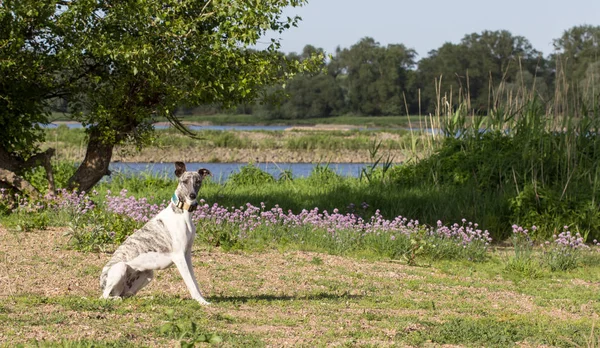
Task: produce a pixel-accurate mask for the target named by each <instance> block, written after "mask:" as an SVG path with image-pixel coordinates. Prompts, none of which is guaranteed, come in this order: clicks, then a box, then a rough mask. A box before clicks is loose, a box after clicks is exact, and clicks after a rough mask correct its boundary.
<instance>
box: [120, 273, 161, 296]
mask: <svg viewBox="0 0 600 348" xmlns="http://www.w3.org/2000/svg"><path fill="white" fill-rule="evenodd" d="M152 278H154V272H153V271H145V272H133V273H131V274H128V277H127V284H126V286H125V289H124V290H123V296H125V297H130V296H133V295H135V294H136V293H137V292H138V291H140V290H141V289H142V288H143V287H144V286H146V285H148V284H149V283H150V282H151V281H152Z"/></svg>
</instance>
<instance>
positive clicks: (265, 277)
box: [0, 227, 599, 346]
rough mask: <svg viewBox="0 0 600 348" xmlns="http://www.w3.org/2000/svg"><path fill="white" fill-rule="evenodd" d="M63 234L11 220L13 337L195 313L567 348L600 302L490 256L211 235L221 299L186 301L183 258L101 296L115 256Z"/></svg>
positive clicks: (49, 337)
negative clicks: (137, 284) (228, 241)
mask: <svg viewBox="0 0 600 348" xmlns="http://www.w3.org/2000/svg"><path fill="white" fill-rule="evenodd" d="M64 232H65V229H61V228H52V229H49V230H46V231H35V232H31V233H22V232H20V233H16V232H10V231H8V230H7V229H5V228H2V227H0V240H2V241H3V242H2V243H0V261H1V264H0V294H1V296H2V299H1V302H0V321H2V322H3V323H4V325H2V326H1V327H0V342H1V343H2V344H5V345H7V346H12V345H14V344H16V343H27V342H30V343H31V342H32V341H33V340H38V341H41V340H45V341H60V340H63V339H67V340H74V341H77V340H86V342H88V341H89V342H109V343H110V342H116V344H121V343H124V342H129V343H131V344H133V345H136V346H140V345H141V346H173V345H176V344H177V341H176V340H174V338H173V337H172V335H171V336H169V334H165V333H164V332H161V329H160V328H161V327H164V325H165V324H168V323H170V322H173V323H178V325H181V327H184V326H186V325H189V323H190V322H194V323H196V325H197V327H198V328H199V329H198V330H199V331H201V332H203V333H213V334H217V335H219V337H221V338H222V339H223V342H222V343H221V344H222V345H225V346H240V345H244V346H261V345H267V346H285V345H292V346H298V345H300V346H324V345H334V346H335V345H352V346H356V345H358V346H360V345H372V346H389V345H400V346H408V345H434V346H443V345H455V344H457V345H481V344H483V343H485V342H488V343H489V344H490V345H496V346H504V343H510V344H514V343H515V342H521V344H522V345H524V346H536V345H543V344H548V345H549V346H552V345H555V346H556V345H558V346H561V345H567V343H566V342H568V341H571V342H574V343H577V344H580V343H585V340H586V338H585V337H589V334H590V332H591V326H592V323H593V322H594V321H595V320H596V318H597V314H596V312H597V311H598V309H599V306H598V304H597V303H594V302H593V296H594V295H593V294H592V291H580V292H579V293H578V294H573V297H572V298H570V297H566V296H565V297H564V298H561V299H560V301H558V299H556V300H555V301H556V302H555V304H556V306H555V305H554V304H553V303H552V302H550V303H549V302H548V301H546V297H547V296H548V295H547V292H548V291H553V290H552V289H553V287H554V286H556V285H557V283H558V282H557V280H556V279H551V278H549V279H546V280H545V281H544V280H535V281H534V280H531V281H528V280H523V281H521V282H513V281H510V280H507V279H504V278H503V276H502V271H501V269H500V267H499V266H498V265H497V264H495V263H493V262H489V263H487V264H473V265H472V266H470V267H471V270H470V271H469V272H468V274H467V272H464V275H463V274H461V272H460V269H459V268H452V267H453V266H452V264H451V263H447V262H446V263H444V264H440V265H441V267H437V266H436V264H433V265H431V266H423V267H409V266H407V265H404V264H399V263H397V262H387V261H385V260H384V261H367V260H360V259H357V258H347V257H340V256H332V255H325V254H318V253H311V252H303V251H286V252H279V251H274V250H273V251H263V252H229V253H224V252H222V251H220V250H218V249H208V248H207V247H205V246H202V245H197V246H196V249H195V251H194V257H193V259H194V266H195V273H196V275H197V278H198V281H199V284H200V287H201V289H202V290H203V292H204V294H205V295H206V296H207V298H208V299H209V300H210V301H212V303H213V305H212V306H209V307H200V306H199V305H197V304H196V303H195V302H194V301H193V300H191V299H189V295H188V293H187V289H186V288H185V285H184V284H183V281H182V280H181V277H180V276H179V274H178V273H177V271H176V270H175V268H170V269H167V270H164V271H158V272H156V278H155V280H154V281H153V282H152V283H151V284H150V285H149V286H148V287H147V288H145V289H144V290H143V291H142V292H141V293H140V294H139V296H136V297H134V298H131V299H127V300H123V301H104V300H99V299H98V297H99V296H100V290H99V288H98V276H99V274H100V270H101V267H102V266H103V265H104V263H105V262H106V261H107V260H108V259H109V257H110V255H109V254H94V253H80V252H77V251H73V250H68V249H67V248H66V246H67V245H68V239H67V237H65V236H64ZM455 267H464V265H463V264H461V263H458V262H457V263H455ZM494 272H496V273H497V274H494ZM590 272H591V273H590ZM587 274H588V275H587V276H585V277H573V275H572V274H571V275H567V276H568V277H569V279H566V280H562V281H561V282H560V285H561V286H563V287H565V288H566V290H565V291H567V290H568V289H574V290H577V289H588V290H594V291H595V290H597V288H598V283H597V281H596V280H595V279H598V269H597V268H593V269H590V270H588V273H587ZM555 297H557V298H560V295H555ZM596 298H597V295H596ZM170 310H173V313H174V314H173V315H172V317H169V315H168V314H167V313H169V311H170ZM186 327H187V326H186ZM586 335H587V336H586ZM482 340H484V341H482Z"/></svg>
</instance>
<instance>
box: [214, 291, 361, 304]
mask: <svg viewBox="0 0 600 348" xmlns="http://www.w3.org/2000/svg"><path fill="white" fill-rule="evenodd" d="M360 298H363V295H351V294H348V293H343V294H337V293H327V292H320V293H316V294H309V295H296V296H290V295H274V294H258V295H248V296H227V295H225V296H223V295H221V296H211V297H210V298H209V299H208V300H209V301H211V302H214V303H220V302H232V303H247V302H255V301H266V302H275V301H322V300H340V299H360Z"/></svg>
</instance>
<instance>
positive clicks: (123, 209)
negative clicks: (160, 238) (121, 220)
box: [105, 189, 167, 222]
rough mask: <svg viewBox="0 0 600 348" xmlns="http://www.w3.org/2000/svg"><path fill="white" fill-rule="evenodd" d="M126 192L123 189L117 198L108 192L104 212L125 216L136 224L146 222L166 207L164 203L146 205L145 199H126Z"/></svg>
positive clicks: (146, 200) (132, 197) (130, 197)
mask: <svg viewBox="0 0 600 348" xmlns="http://www.w3.org/2000/svg"><path fill="white" fill-rule="evenodd" d="M127 192H128V191H127V189H123V190H121V192H120V193H119V195H118V196H112V195H111V194H112V193H111V192H110V191H108V192H107V194H106V197H105V199H106V200H105V203H106V210H108V211H110V212H113V213H116V214H121V215H124V216H127V217H129V218H131V219H133V220H135V221H137V222H147V221H148V220H150V219H151V218H152V217H153V216H154V215H156V214H158V213H159V212H160V211H161V210H163V209H164V208H165V207H166V205H167V202H166V201H163V202H162V204H160V205H158V204H150V203H148V199H147V198H145V197H142V198H139V199H138V198H135V197H134V196H129V197H128V196H127Z"/></svg>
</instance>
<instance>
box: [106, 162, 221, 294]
mask: <svg viewBox="0 0 600 348" xmlns="http://www.w3.org/2000/svg"><path fill="white" fill-rule="evenodd" d="M175 175H176V176H177V177H178V178H179V184H178V185H177V189H176V190H175V193H174V194H173V197H172V198H171V202H170V203H169V205H168V206H167V207H166V208H165V209H163V210H162V211H161V212H160V213H158V215H156V216H155V217H154V218H152V219H151V220H150V221H148V222H147V223H146V224H145V225H144V226H143V227H142V228H140V229H139V230H137V231H135V232H134V233H133V234H132V235H130V236H129V237H128V238H127V239H126V240H125V242H123V244H121V246H119V248H117V250H116V251H115V253H114V254H113V256H112V258H111V259H110V261H108V263H107V264H106V266H104V268H103V269H102V275H101V276H100V287H101V289H102V297H103V298H122V297H129V296H133V295H135V294H136V293H137V292H138V291H140V290H141V289H142V288H143V287H144V286H146V285H148V283H150V281H151V280H152V278H153V276H154V270H158V269H165V268H167V267H169V266H171V265H172V264H175V266H176V267H177V270H178V271H179V273H180V274H181V277H182V278H183V281H184V282H185V285H186V286H187V288H188V290H189V291H190V294H191V296H192V298H193V299H194V300H196V301H198V302H199V303H200V304H202V305H208V304H209V303H208V302H207V301H206V300H205V299H204V298H203V297H202V294H201V293H200V289H199V288H198V283H197V282H196V278H195V277H194V269H193V267H192V242H193V241H194V237H195V235H196V226H195V225H194V222H193V221H192V214H191V212H192V211H194V210H195V209H196V207H197V205H198V203H197V202H196V197H197V196H198V191H199V190H200V186H201V185H202V180H203V179H204V178H205V177H206V176H207V175H212V174H211V172H210V171H209V170H208V169H200V170H198V171H197V172H188V171H186V168H185V164H184V163H183V162H175Z"/></svg>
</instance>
